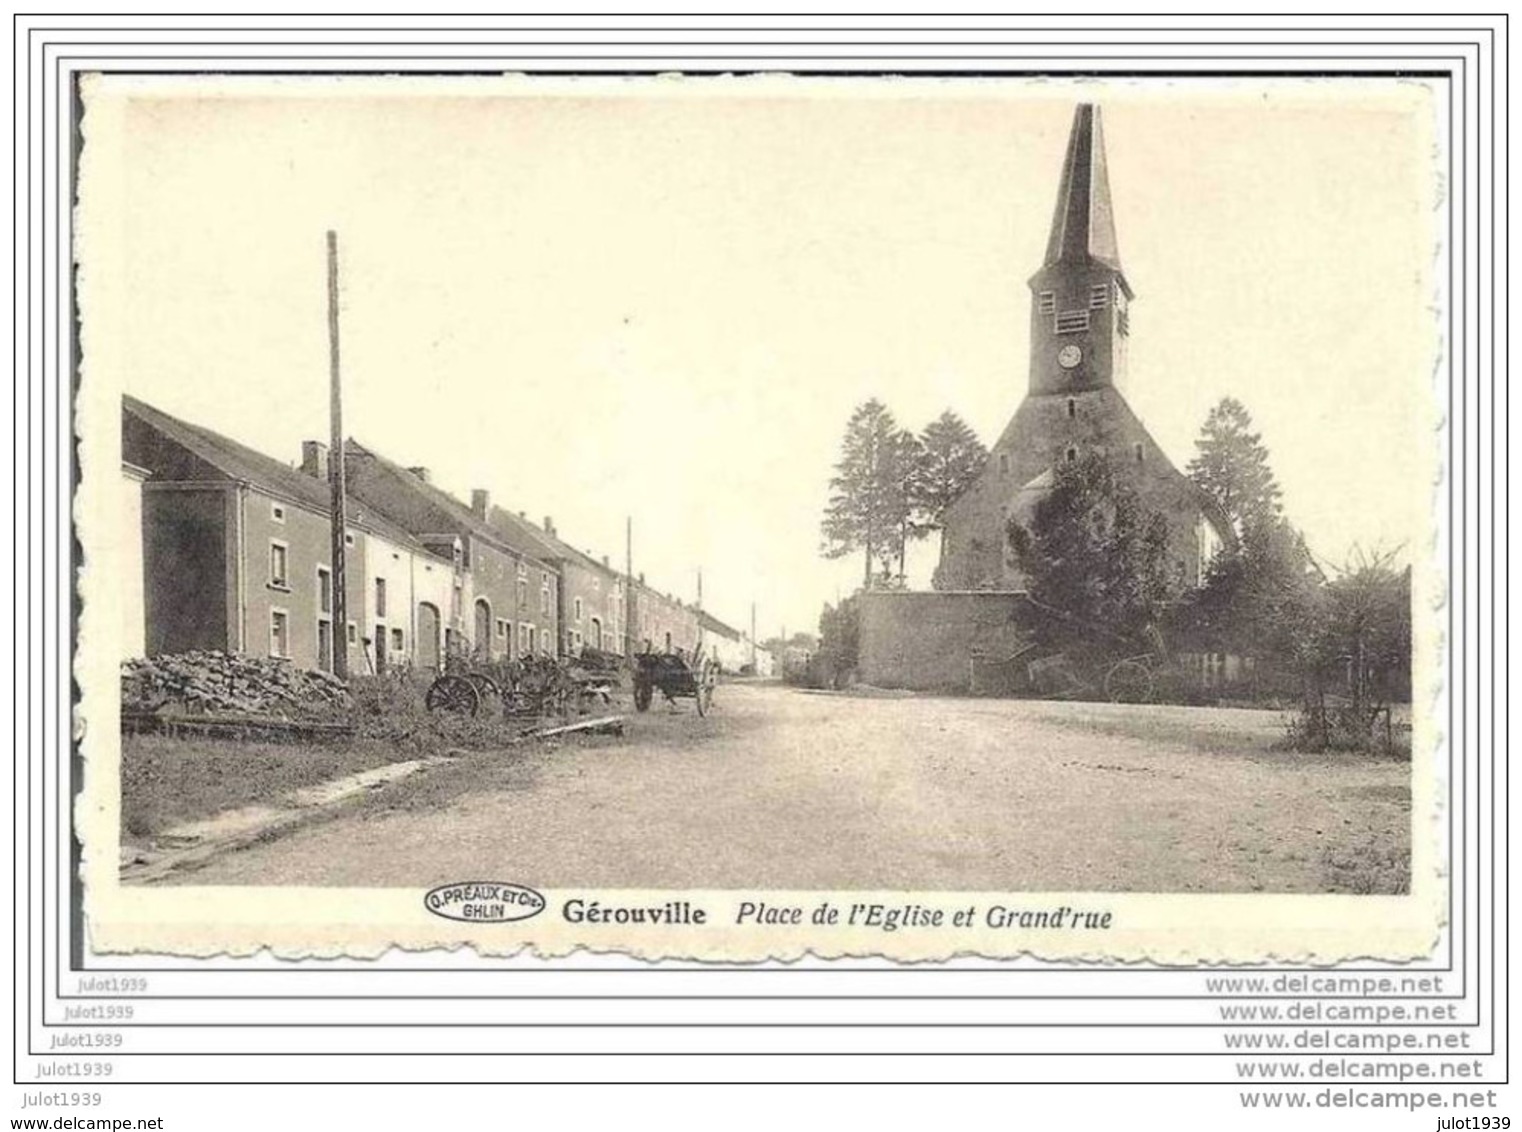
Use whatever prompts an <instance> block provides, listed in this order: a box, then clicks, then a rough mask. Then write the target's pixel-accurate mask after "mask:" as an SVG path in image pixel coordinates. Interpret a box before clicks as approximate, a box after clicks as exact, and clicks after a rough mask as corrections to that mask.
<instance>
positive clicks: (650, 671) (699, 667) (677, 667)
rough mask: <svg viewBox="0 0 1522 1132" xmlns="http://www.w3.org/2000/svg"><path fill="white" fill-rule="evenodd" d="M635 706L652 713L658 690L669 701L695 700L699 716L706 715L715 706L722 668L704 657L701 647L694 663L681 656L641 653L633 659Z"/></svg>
mask: <svg viewBox="0 0 1522 1132" xmlns="http://www.w3.org/2000/svg"><path fill="white" fill-rule="evenodd" d="M634 665H635V667H634V707H635V710H637V711H649V710H650V701H651V700H652V699H653V698H654V696H655V692H656V689H660V693H661V695H663V696H665V697H666V699H667V701H668V702H670V703H671V704H673V705H674V704H675V703H676V701H677V700H678V699H692V700H694V701H695V702H696V703H697V707H698V714H699V715H707V714H708V709H709V708H711V707H712V706H713V690H714V688H715V686H716V685H717V684H718V682H719V666H718V664H717V663H716V662H715V661H714V660H712V659H711V658H706V657H704V656H703V650H702V649H701V648H699V649H698V651H697V652H696V653H695V654H694V656H693V658H692V660H691V662H690V663H689V661H688V660H687V657H686V656H685V655H683V654H681V653H669V652H667V653H657V652H642V653H639V654H637V655H636V656H635V658H634Z"/></svg>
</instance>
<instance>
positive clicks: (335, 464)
mask: <svg viewBox="0 0 1522 1132" xmlns="http://www.w3.org/2000/svg"><path fill="white" fill-rule="evenodd" d="M338 375H339V368H338V233H337V232H334V231H331V230H330V231H329V232H328V394H329V400H328V418H329V423H330V424H331V426H332V435H331V437H330V440H331V442H332V443H331V447H330V449H329V454H328V482H329V484H330V486H331V487H332V491H333V505H332V515H331V525H332V534H333V576H332V581H331V583H330V584H331V585H332V587H333V597H332V604H333V675H334V676H337V677H338V678H339V679H340V680H347V679H348V678H349V587H348V584H347V582H348V571H347V569H346V568H345V560H344V559H345V556H344V550H345V539H344V536H345V534H346V533H347V532H348V529H349V517H348V504H347V500H346V492H345V487H346V484H345V482H344V478H345V476H344V410H343V389H342V386H341V385H340V382H339V376H338Z"/></svg>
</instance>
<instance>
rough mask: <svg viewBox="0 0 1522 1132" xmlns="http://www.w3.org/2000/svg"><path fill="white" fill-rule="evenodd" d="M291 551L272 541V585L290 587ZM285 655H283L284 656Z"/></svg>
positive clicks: (283, 544)
mask: <svg viewBox="0 0 1522 1132" xmlns="http://www.w3.org/2000/svg"><path fill="white" fill-rule="evenodd" d="M290 556H291V549H290V547H288V546H286V544H285V543H283V542H276V541H275V540H273V539H271V540H270V585H272V586H278V587H279V588H280V589H286V588H288V587H289V586H290V584H291V583H290V573H289V570H288V567H289V565H290ZM282 655H283V654H282Z"/></svg>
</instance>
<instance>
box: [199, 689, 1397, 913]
mask: <svg viewBox="0 0 1522 1132" xmlns="http://www.w3.org/2000/svg"><path fill="white" fill-rule="evenodd" d="M1280 732H1281V727H1280V721H1279V717H1278V716H1277V715H1276V714H1274V713H1270V712H1252V711H1233V710H1226V709H1197V708H1169V707H1134V706H1123V705H1105V704H1055V703H1032V702H1016V701H994V700H954V699H920V698H912V699H911V698H903V699H897V698H883V699H864V698H857V697H848V696H838V695H823V694H809V693H803V692H798V691H793V690H789V689H783V688H780V687H760V686H725V687H722V688H721V689H720V691H719V699H718V704H717V710H716V711H715V712H714V713H713V714H712V715H710V716H709V718H707V719H700V718H698V717H697V716H696V715H695V714H694V713H693V712H692V710H691V702H690V701H686V702H684V707H683V710H682V711H681V712H680V713H671V712H668V711H666V710H665V709H664V708H663V707H662V706H661V705H659V704H658V705H657V706H656V707H655V708H654V709H653V710H652V711H651V713H650V714H649V715H647V716H637V717H632V718H631V727H630V730H629V733H628V735H627V736H626V737H625V738H624V739H622V740H606V741H603V742H601V743H594V744H589V745H585V746H580V745H570V744H567V745H565V746H562V747H559V748H553V749H529V748H518V749H515V750H513V751H511V752H507V753H501V754H485V755H474V756H470V757H467V758H463V759H460V760H457V761H456V762H455V763H454V764H452V765H450V766H449V767H447V768H445V769H442V770H439V771H430V772H429V773H428V774H427V775H423V776H419V778H420V779H422V781H419V782H416V783H412V784H409V785H408V786H406V787H397V788H394V789H393V790H388V791H386V792H383V793H379V794H378V795H377V796H375V797H373V798H370V799H367V801H366V802H365V803H364V804H363V805H361V806H359V807H357V808H356V809H354V810H352V811H350V812H348V813H345V814H343V815H341V816H339V817H338V818H336V819H335V820H333V821H330V822H327V823H325V824H322V825H318V826H314V827H311V828H308V829H304V830H301V831H299V832H297V833H294V834H292V835H290V836H288V837H286V838H283V839H281V840H277V841H273V842H270V843H268V844H263V845H259V846H256V847H253V848H250V849H247V850H243V851H240V852H236V853H231V854H228V855H226V856H224V857H221V858H219V859H216V860H214V861H212V862H210V863H209V864H208V865H206V866H205V867H203V868H201V869H198V870H196V871H194V872H186V873H182V874H179V875H178V876H177V877H175V878H174V881H173V882H174V883H181V884H196V885H203V884H271V885H345V886H407V887H414V888H428V887H432V886H434V885H438V884H443V883H447V882H450V881H456V880H462V879H470V878H482V877H486V878H497V879H504V880H513V881H517V882H521V883H524V884H528V885H532V886H535V887H541V888H550V887H589V888H591V887H607V888H620V887H650V888H664V887H698V888H778V889H826V888H860V889H868V888H881V889H905V890H914V891H926V890H931V891H933V890H948V889H981V890H1006V891H1027V892H1029V891H1041V890H1068V891H1075V890H1077V891H1104V890H1108V891H1153V892H1253V891H1267V892H1321V891H1329V890H1340V891H1354V890H1359V889H1360V888H1364V889H1366V888H1368V887H1374V888H1376V889H1378V888H1386V889H1388V888H1389V887H1391V886H1392V885H1393V886H1397V887H1398V886H1399V884H1400V883H1401V881H1402V879H1403V878H1402V877H1401V872H1402V870H1403V869H1405V868H1406V862H1407V861H1408V858H1409V851H1410V849H1409V847H1410V804H1409V784H1410V764H1409V763H1405V762H1397V761H1387V760H1376V759H1369V758H1353V757H1348V756H1328V757H1321V756H1304V755H1295V754H1289V753H1278V752H1273V751H1271V750H1269V749H1268V745H1269V743H1270V742H1272V740H1273V739H1274V738H1275V737H1276V736H1277V735H1278V734H1280Z"/></svg>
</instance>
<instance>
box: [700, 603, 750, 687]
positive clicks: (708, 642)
mask: <svg viewBox="0 0 1522 1132" xmlns="http://www.w3.org/2000/svg"><path fill="white" fill-rule="evenodd" d="M698 626H699V628H701V629H702V632H703V652H704V655H705V656H710V657H713V658H714V659H716V660H717V661H718V662H719V665H720V666H721V667H722V668H723V669H724V671H725V672H739V671H740V669H742V668H745V667H746V666H747V665H749V664H750V661H751V657H750V642H749V640H748V639H747V638H746V636H745V634H744V633H742V632H740V630H738V629H734V628H731V627H730V626H728V625H726V624H725V623H724V622H722V621H720V620H719V619H718V618H717V617H715V616H714V615H713V614H711V613H709V612H707V611H706V610H705V611H699V613H698Z"/></svg>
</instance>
